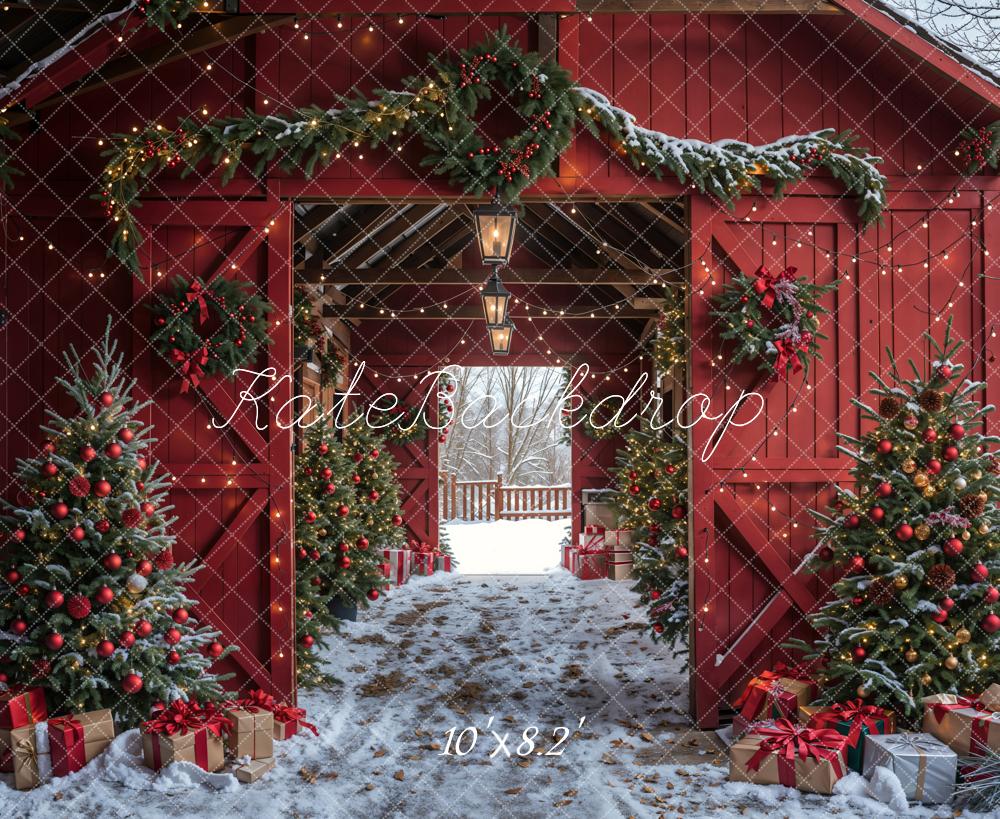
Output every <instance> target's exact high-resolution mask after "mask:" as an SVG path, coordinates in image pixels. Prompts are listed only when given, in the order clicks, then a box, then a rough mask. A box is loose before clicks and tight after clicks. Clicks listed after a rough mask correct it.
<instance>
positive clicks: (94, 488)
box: [0, 321, 232, 725]
mask: <svg viewBox="0 0 1000 819" xmlns="http://www.w3.org/2000/svg"><path fill="white" fill-rule="evenodd" d="M116 346H117V345H116V343H114V342H112V341H111V339H110V321H109V324H108V330H106V331H105V334H104V339H103V342H102V343H101V344H100V345H99V346H98V348H97V350H96V353H95V360H94V367H93V373H92V375H90V376H87V375H86V374H85V372H84V366H83V363H82V361H81V359H80V357H79V356H78V355H77V353H76V351H75V350H73V349H72V348H70V350H69V352H68V353H67V354H66V355H65V361H66V364H67V367H68V377H67V378H58V379H56V380H57V382H58V383H59V384H60V385H61V386H62V387H64V388H65V389H66V391H67V392H68V393H69V394H70V395H71V396H72V397H73V399H75V401H76V403H77V405H78V408H79V411H78V413H77V414H76V415H75V416H74V417H71V418H67V417H63V416H61V415H59V414H57V413H55V412H52V411H50V413H49V414H50V416H51V418H50V421H49V423H48V424H46V425H45V426H43V427H42V430H43V432H44V433H45V434H46V435H47V440H46V441H45V443H44V445H43V451H42V453H41V454H40V455H39V456H38V457H34V458H28V459H21V460H19V461H18V464H17V473H16V474H17V479H18V483H19V484H20V489H21V492H22V493H23V495H24V496H25V498H24V499H23V503H18V504H17V505H7V506H5V509H4V515H3V516H2V518H0V521H2V527H3V531H4V533H5V535H6V537H7V543H6V544H5V548H4V551H3V555H4V577H5V580H6V584H7V587H6V589H5V590H4V591H3V594H2V601H3V603H2V605H3V615H2V616H0V620H2V623H3V631H0V657H2V660H0V670H2V672H3V674H4V675H5V676H6V679H7V681H9V682H10V683H12V684H28V683H30V684H33V685H41V686H43V687H44V688H45V689H46V694H47V697H48V702H49V708H50V712H52V713H62V712H68V711H75V712H81V711H89V710H92V709H95V708H111V709H112V710H113V711H114V712H115V717H116V720H117V721H119V722H120V723H122V724H125V725H135V724H136V723H138V722H139V721H140V720H143V719H147V718H148V717H149V713H150V708H151V706H152V705H153V704H154V703H157V702H165V703H168V702H172V701H174V700H176V699H187V698H191V697H193V698H197V699H199V700H202V701H206V700H212V699H217V698H219V697H220V696H221V695H222V688H221V686H220V685H219V682H220V680H221V679H223V678H222V677H220V676H217V675H213V674H211V673H209V667H210V666H211V664H212V663H213V662H214V661H215V660H216V659H217V658H219V657H221V656H224V655H225V654H226V653H228V652H229V651H231V650H232V649H231V648H230V649H226V648H224V647H223V646H222V644H221V643H220V642H219V641H218V637H219V634H218V632H216V631H212V630H211V629H209V628H207V627H204V626H198V625H197V624H196V621H195V618H194V617H193V616H192V615H191V607H192V606H194V605H195V604H196V601H195V600H194V599H192V598H191V597H190V596H189V595H188V594H187V593H186V591H185V588H186V587H187V585H188V584H189V583H190V582H191V580H192V578H193V576H194V574H195V572H196V571H197V570H198V568H200V567H197V566H195V565H194V564H193V563H185V564H176V563H175V562H174V556H173V551H172V547H173V544H174V541H175V538H174V537H173V536H171V535H170V534H169V527H170V526H171V524H172V523H173V521H174V519H173V518H169V517H167V515H168V513H169V511H170V509H171V507H169V506H165V505H164V502H165V500H166V498H167V489H168V486H169V482H168V479H167V477H166V476H165V475H163V474H157V467H158V464H157V463H156V462H155V461H154V460H152V459H151V458H150V457H149V455H148V450H149V446H150V445H151V444H152V443H153V442H154V441H155V439H154V438H152V437H150V434H149V433H150V430H151V429H152V428H151V427H149V426H146V425H144V424H143V422H142V421H141V420H140V419H139V417H138V413H139V412H140V411H141V410H142V409H143V408H144V407H145V406H147V405H146V404H139V405H137V404H136V403H135V402H134V401H133V400H132V398H131V396H130V394H131V391H132V389H133V387H134V385H135V382H134V381H131V380H129V379H127V378H126V375H125V374H124V371H123V367H122V356H121V355H120V354H118V353H117V349H116Z"/></svg>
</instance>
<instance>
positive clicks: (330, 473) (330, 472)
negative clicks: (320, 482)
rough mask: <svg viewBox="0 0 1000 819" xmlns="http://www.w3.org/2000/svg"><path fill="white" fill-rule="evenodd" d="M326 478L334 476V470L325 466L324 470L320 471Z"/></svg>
mask: <svg viewBox="0 0 1000 819" xmlns="http://www.w3.org/2000/svg"><path fill="white" fill-rule="evenodd" d="M320 474H321V475H322V476H323V478H324V479H325V480H330V478H332V477H333V470H332V469H330V467H328V466H327V467H324V468H323V471H322V472H321V473H320Z"/></svg>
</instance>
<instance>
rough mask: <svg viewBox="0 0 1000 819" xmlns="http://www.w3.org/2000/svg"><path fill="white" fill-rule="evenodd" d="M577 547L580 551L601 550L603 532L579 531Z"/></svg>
mask: <svg viewBox="0 0 1000 819" xmlns="http://www.w3.org/2000/svg"><path fill="white" fill-rule="evenodd" d="M587 528H594V527H587ZM577 548H579V549H580V551H581V552H603V551H604V548H605V543H604V532H603V531H601V532H590V533H588V532H586V531H583V532H580V543H579V546H578V547H577Z"/></svg>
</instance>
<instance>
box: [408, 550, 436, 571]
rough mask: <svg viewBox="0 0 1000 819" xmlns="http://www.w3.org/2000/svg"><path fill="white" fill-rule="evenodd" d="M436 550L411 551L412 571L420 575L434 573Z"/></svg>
mask: <svg viewBox="0 0 1000 819" xmlns="http://www.w3.org/2000/svg"><path fill="white" fill-rule="evenodd" d="M436 557H437V552H413V553H412V555H411V566H412V572H413V574H415V575H419V576H421V577H428V576H429V575H432V574H434V560H435V558H436Z"/></svg>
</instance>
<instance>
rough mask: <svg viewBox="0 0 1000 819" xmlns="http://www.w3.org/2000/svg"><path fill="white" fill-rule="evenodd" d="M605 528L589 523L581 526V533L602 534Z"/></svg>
mask: <svg viewBox="0 0 1000 819" xmlns="http://www.w3.org/2000/svg"><path fill="white" fill-rule="evenodd" d="M606 531H607V529H605V528H604V527H603V526H597V525H596V524H593V523H590V524H587V525H586V526H584V527H583V533H584V534H585V535H603V534H604V533H605V532H606Z"/></svg>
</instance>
